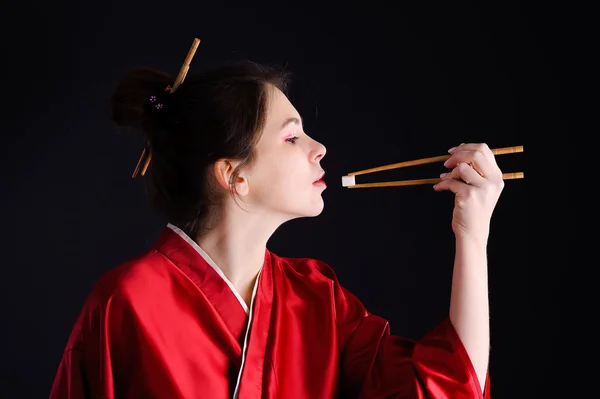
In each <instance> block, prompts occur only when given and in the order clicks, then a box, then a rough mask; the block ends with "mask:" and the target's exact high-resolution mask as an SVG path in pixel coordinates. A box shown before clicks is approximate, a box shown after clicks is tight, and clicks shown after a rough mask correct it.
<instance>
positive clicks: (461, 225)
mask: <svg viewBox="0 0 600 399" xmlns="http://www.w3.org/2000/svg"><path fill="white" fill-rule="evenodd" d="M448 152H449V153H450V154H451V156H450V158H449V159H448V160H447V161H446V162H445V163H444V166H446V167H448V168H450V169H452V170H451V171H450V172H449V173H442V174H441V175H440V177H441V179H442V180H441V181H440V182H439V183H438V184H436V185H435V186H434V187H433V188H434V190H435V191H445V190H450V191H452V192H453V193H454V194H455V197H454V211H453V213H452V231H453V232H454V235H455V236H456V237H457V238H469V239H475V240H476V241H478V242H482V243H487V239H488V236H489V227H490V219H491V217H492V213H493V211H494V208H495V206H496V203H497V202H498V198H499V197H500V194H501V192H502V189H503V188H504V180H503V178H502V171H501V170H500V168H499V167H498V165H497V164H496V158H495V156H494V154H493V153H492V151H491V150H490V148H489V147H488V146H487V145H486V144H461V145H459V146H458V147H454V148H451V149H450V150H448Z"/></svg>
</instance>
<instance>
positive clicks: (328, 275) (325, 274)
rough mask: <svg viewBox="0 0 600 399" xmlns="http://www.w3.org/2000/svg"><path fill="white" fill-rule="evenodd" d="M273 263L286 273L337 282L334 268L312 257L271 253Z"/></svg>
mask: <svg viewBox="0 0 600 399" xmlns="http://www.w3.org/2000/svg"><path fill="white" fill-rule="evenodd" d="M271 256H272V257H273V260H274V261H275V264H276V265H278V266H279V267H280V269H281V271H282V272H283V273H285V274H288V275H295V276H298V277H306V278H309V279H311V280H312V279H318V280H329V281H334V282H335V283H337V281H338V279H337V275H336V273H335V271H334V269H333V268H332V267H331V266H330V265H329V264H328V263H327V262H325V261H323V260H320V259H314V258H292V257H285V256H279V255H276V254H273V253H271Z"/></svg>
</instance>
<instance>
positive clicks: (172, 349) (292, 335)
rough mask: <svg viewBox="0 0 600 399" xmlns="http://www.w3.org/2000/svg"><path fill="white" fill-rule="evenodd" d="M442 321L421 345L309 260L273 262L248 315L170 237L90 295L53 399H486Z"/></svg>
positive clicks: (219, 279)
mask: <svg viewBox="0 0 600 399" xmlns="http://www.w3.org/2000/svg"><path fill="white" fill-rule="evenodd" d="M484 392H485V395H483V394H482V392H481V388H480V386H479V382H478V380H477V376H476V374H475V371H474V369H473V366H472V364H471V362H470V359H469V357H468V355H467V352H466V351H465V348H464V346H463V345H462V343H461V341H460V339H459V337H458V335H457V334H456V331H455V330H454V328H453V326H452V324H451V323H450V321H449V320H448V319H445V320H443V321H442V322H441V323H440V324H439V325H438V326H437V327H436V328H435V329H433V330H432V331H431V332H429V333H428V334H427V335H426V336H424V337H423V338H422V339H421V340H419V341H417V342H413V341H411V340H408V339H406V338H402V337H398V336H394V335H390V330H389V325H388V323H387V322H386V321H385V320H384V319H382V318H380V317H378V316H375V315H373V314H370V313H369V312H368V311H367V310H365V308H364V306H363V305H362V304H361V302H360V301H359V300H358V299H357V298H356V297H354V296H353V295H352V294H351V293H350V292H348V291H347V290H345V289H344V288H343V287H341V286H340V285H339V283H338V281H337V279H336V276H335V273H334V272H333V270H332V269H331V268H330V267H329V266H327V265H326V264H324V263H323V262H320V261H317V260H314V259H289V258H282V257H279V256H277V255H275V254H273V253H272V252H270V251H268V250H267V251H266V253H265V262H264V265H263V267H262V269H261V271H260V274H259V278H258V280H257V283H256V286H255V288H254V295H253V299H252V304H251V306H250V309H248V308H247V306H246V305H245V303H244V301H243V300H242V299H241V297H240V296H239V295H238V294H237V293H236V291H235V289H234V288H233V285H231V283H230V282H229V281H228V280H227V278H226V277H225V276H224V275H223V274H222V272H221V271H220V270H219V268H218V267H217V266H216V265H215V264H214V262H213V261H212V260H211V259H210V257H208V255H207V254H206V253H205V252H204V251H202V249H201V248H200V247H199V246H198V245H197V244H196V243H195V242H194V241H193V240H191V239H190V238H189V237H188V236H187V235H186V234H185V233H183V232H182V231H181V230H179V229H178V228H177V227H175V226H172V225H168V226H167V227H166V228H165V229H164V231H163V232H162V233H161V235H160V237H159V238H158V240H157V241H156V243H155V245H154V246H153V248H152V249H151V250H149V251H148V252H146V253H145V254H143V255H141V256H140V257H138V258H136V259H133V260H131V261H129V262H127V263H125V264H123V265H120V266H118V267H116V268H114V269H112V270H111V271H109V272H107V273H106V274H105V275H104V276H103V277H101V278H100V279H99V281H98V282H97V283H96V284H95V286H94V288H93V290H92V292H91V293H90V295H89V297H88V299H87V301H86V303H85V305H84V307H83V309H82V311H81V313H80V315H79V318H78V319H77V322H76V324H75V326H74V328H73V331H72V333H71V336H70V337H69V340H68V343H67V346H66V349H65V351H64V354H63V356H62V359H61V361H60V365H59V367H58V371H57V374H56V377H55V381H54V385H53V387H52V391H51V394H50V398H51V399H84V398H85V399H134V398H135V399H137V398H140V399H141V398H144V399H153V398H161V399H195V398H215V399H218V398H223V399H225V398H232V397H234V398H241V399H259V398H269V399H275V398H277V399H282V398H285V399H292V398H293V399H333V398H364V399H374V398H378V399H379V398H411V399H412V398H454V399H462V398H465V399H466V398H469V399H471V398H486V399H487V398H490V390H489V378H488V379H487V380H486V387H485V390H484Z"/></svg>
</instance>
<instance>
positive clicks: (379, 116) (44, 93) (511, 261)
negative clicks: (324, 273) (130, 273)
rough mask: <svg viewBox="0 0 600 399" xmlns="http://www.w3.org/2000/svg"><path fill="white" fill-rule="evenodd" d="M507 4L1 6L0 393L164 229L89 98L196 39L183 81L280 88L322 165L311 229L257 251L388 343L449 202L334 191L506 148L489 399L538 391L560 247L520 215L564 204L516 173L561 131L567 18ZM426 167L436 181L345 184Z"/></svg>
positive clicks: (429, 317) (28, 390)
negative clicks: (196, 74)
mask: <svg viewBox="0 0 600 399" xmlns="http://www.w3.org/2000/svg"><path fill="white" fill-rule="evenodd" d="M526 4H527V3H521V4H519V3H511V2H498V3H497V4H493V5H491V4H487V5H481V4H477V3H476V2H467V1H461V2H439V3H432V2H399V3H392V2H389V3H388V4H385V3H383V2H377V1H368V2H367V1H363V2H354V3H348V2H337V3H335V2H330V3H327V2H325V1H321V2H311V1H304V2H293V3H292V2H290V3H285V2H261V3H258V2H255V3H252V2H222V3H218V2H212V3H205V2H183V1H168V2H165V1H163V2H159V1H156V0H149V1H137V0H136V1H121V2H117V1H114V0H109V1H105V2H72V1H71V2H62V3H52V4H50V3H40V4H34V3H24V2H21V3H18V4H12V5H10V6H9V10H8V11H9V12H10V14H9V15H10V18H8V19H10V20H11V21H12V23H14V25H13V27H11V28H8V27H7V25H6V24H5V25H4V26H3V27H2V30H3V40H2V41H3V47H4V48H3V54H4V61H3V66H2V68H3V70H4V72H3V74H2V75H3V86H4V93H5V95H4V99H3V101H2V104H3V105H2V108H3V111H2V113H3V119H4V121H5V125H4V126H5V129H6V130H5V131H4V132H3V133H2V140H3V145H2V149H3V157H2V164H3V166H2V176H3V181H4V183H3V184H2V190H3V195H2V210H3V213H4V220H6V221H8V223H5V226H6V227H5V231H4V233H5V234H4V238H3V240H2V242H3V244H4V246H5V248H4V251H3V253H4V254H5V255H6V256H4V262H3V263H4V265H3V269H2V280H1V284H2V290H1V291H0V303H1V304H2V309H3V311H2V341H1V342H2V346H1V347H0V359H1V360H2V362H1V364H0V378H1V380H0V382H1V386H0V396H1V397H2V398H5V397H6V398H43V397H47V396H48V394H49V391H50V387H51V384H52V380H53V378H54V373H55V372H56V368H57V366H58V362H59V360H60V356H61V352H62V350H63V348H64V345H65V344H66V340H67V337H68V334H69V332H70V329H71V327H72V325H73V323H74V321H75V318H76V316H77V314H78V312H79V310H80V308H81V306H82V304H83V302H84V300H85V298H86V295H87V293H88V292H89V290H90V289H91V287H92V284H93V283H94V282H95V280H96V279H97V278H98V277H99V276H100V275H101V274H103V273H104V272H106V271H107V270H108V269H109V268H111V267H113V266H115V265H117V264H119V263H121V262H123V261H125V260H127V259H129V258H130V257H132V256H135V255H137V254H139V253H140V252H141V251H144V250H145V249H146V248H147V247H148V246H149V245H151V244H152V243H153V241H154V239H155V238H156V236H157V234H158V233H159V231H160V230H161V229H162V228H163V226H164V222H165V221H164V220H161V219H160V217H158V216H157V215H156V214H155V213H154V212H153V210H152V209H151V208H150V207H149V205H148V203H147V201H146V198H145V197H144V194H143V186H142V184H143V182H142V179H135V180H132V179H131V172H132V170H133V168H134V166H135V163H136V162H137V159H138V157H139V154H140V151H141V148H142V145H143V141H142V139H141V137H137V136H134V135H130V134H123V132H121V131H119V130H118V129H117V128H116V127H115V126H114V125H112V124H111V122H110V120H109V118H108V107H107V105H108V98H109V96H110V94H111V92H112V90H113V88H114V85H115V84H116V82H117V80H118V79H119V78H120V77H121V75H122V74H123V72H124V71H125V70H126V69H128V68H130V67H133V66H139V65H148V66H154V67H159V68H163V69H165V70H166V71H169V72H171V73H173V74H176V73H177V72H178V70H179V68H180V66H181V63H182V62H183V59H184V58H185V55H186V54H187V51H188V49H189V47H190V45H191V43H192V40H193V38H194V37H198V38H200V39H201V40H202V42H201V44H200V46H199V48H198V51H197V53H196V56H195V58H194V60H193V62H192V66H191V71H192V72H193V71H194V69H202V68H205V67H208V66H212V65H214V64H216V63H219V62H221V61H225V60H230V59H239V58H249V59H252V60H254V61H259V62H267V63H277V64H284V65H287V67H288V69H290V70H291V71H292V72H293V73H294V76H295V77H294V83H293V85H292V94H291V99H292V101H293V102H294V104H295V105H296V107H297V108H298V110H299V111H300V113H301V115H302V116H303V118H304V120H305V126H306V130H307V132H308V133H309V134H310V135H312V136H313V137H314V138H316V139H317V140H319V141H321V142H323V143H324V144H325V145H326V147H327V150H328V153H327V155H326V157H325V158H324V160H323V162H322V165H323V166H324V168H325V170H326V176H325V180H326V182H327V183H328V186H329V187H328V189H327V190H326V191H325V192H324V194H323V195H324V199H325V210H324V212H323V213H322V214H321V215H320V216H319V217H317V218H313V219H303V220H296V221H293V222H290V223H288V224H286V225H283V226H282V227H281V228H280V229H279V230H278V231H277V232H276V234H275V235H274V236H273V238H272V240H271V241H270V243H269V247H270V249H271V250H273V251H274V252H276V253H278V254H280V255H285V256H308V257H316V258H320V259H322V260H324V261H326V262H328V263H329V264H331V265H332V266H333V267H334V269H335V270H336V271H337V273H338V276H339V278H340V280H341V281H342V283H343V284H345V285H346V286H347V287H348V288H349V289H350V290H352V291H353V292H354V293H355V294H356V295H357V296H358V297H359V298H361V299H362V300H363V302H364V303H365V305H366V306H367V307H368V308H369V309H370V310H371V311H372V312H374V313H377V314H379V315H381V316H383V317H385V318H387V319H388V320H389V321H390V323H391V328H392V333H395V334H400V335H405V336H409V337H411V338H419V337H420V336H421V335H423V334H424V333H426V332H427V331H428V330H429V329H431V328H433V327H434V326H435V325H436V324H437V323H438V322H439V321H440V320H441V319H442V318H443V317H445V316H446V314H447V312H448V304H449V292H450V278H451V272H452V261H453V250H454V243H453V234H452V231H451V227H450V221H451V212H452V206H453V198H452V195H451V194H450V193H447V192H445V193H436V192H434V191H433V189H431V186H416V187H398V188H377V189H365V190H349V189H344V188H342V187H341V176H342V175H345V174H346V173H348V172H352V171H355V170H359V169H365V168H370V167H373V166H378V165H383V164H387V163H393V162H400V161H404V160H410V159H416V158H422V157H429V156H435V155H442V154H445V153H446V151H447V149H448V148H450V147H452V146H455V145H457V144H459V143H461V142H486V143H488V145H489V146H490V147H492V148H494V147H505V146H514V145H524V146H525V152H524V153H522V154H513V155H504V156H501V157H497V161H498V163H499V164H500V166H501V168H502V169H503V171H505V172H513V171H523V172H525V176H526V177H525V179H522V180H511V181H507V182H506V186H505V189H504V192H503V194H502V196H501V198H500V201H499V203H498V206H497V208H496V211H495V213H494V217H493V220H492V232H491V236H490V241H489V275H490V305H491V323H492V324H491V326H492V332H491V339H492V352H491V365H490V372H491V378H492V396H493V397H495V398H515V399H516V398H531V397H545V395H543V394H542V392H543V391H548V392H553V393H558V392H559V391H558V389H559V387H558V384H559V382H560V379H559V378H557V377H558V376H559V375H560V373H561V371H560V368H559V367H557V363H560V362H559V361H558V360H557V359H558V354H557V351H558V352H560V351H562V349H560V350H558V349H556V346H555V345H556V343H555V342H556V340H557V339H560V334H559V332H558V331H559V328H561V326H560V320H561V319H560V317H558V315H559V312H560V311H561V310H560V309H559V307H558V305H557V303H558V301H557V300H556V298H557V296H558V295H559V292H560V291H561V289H560V274H559V271H557V270H558V269H557V267H556V265H557V264H559V263H560V260H559V259H560V258H561V257H562V256H564V255H565V254H566V241H565V242H564V243H563V244H560V243H561V242H562V241H563V237H562V236H560V235H558V234H556V233H551V230H552V227H551V226H552V223H553V221H552V220H551V219H552V218H551V217H550V218H549V217H548V215H546V219H545V221H544V222H543V223H538V222H536V221H537V220H538V219H537V218H536V216H540V214H541V212H542V210H541V208H542V207H544V206H548V207H549V208H550V209H551V208H553V207H554V204H557V203H560V202H561V201H563V199H562V198H561V197H560V195H561V193H560V192H556V191H557V190H555V191H553V192H552V193H551V194H548V193H547V190H544V189H543V188H542V181H544V180H548V179H547V178H546V177H547V176H546V174H545V170H544V169H545V166H544V163H541V162H537V163H536V162H534V159H539V157H540V156H542V155H543V154H544V151H547V150H548V147H549V146H551V145H552V144H550V143H549V141H550V140H549V139H548V137H551V136H552V135H553V134H556V133H558V134H564V128H565V127H566V125H567V120H566V116H565V112H564V102H565V98H564V90H565V86H566V85H567V84H568V79H567V77H565V74H564V62H565V61H564V58H563V53H562V51H563V47H564V45H565V39H564V38H565V34H564V32H565V30H567V28H566V26H567V25H566V24H567V22H568V21H567V20H566V14H565V12H564V10H562V9H558V8H551V6H550V5H543V6H537V5H536V6H534V5H526ZM6 122H8V123H6ZM561 132H563V133H561ZM535 137H541V139H539V140H538V139H535ZM566 139H567V140H568V137H567V138H566ZM542 143H546V144H542ZM543 146H544V147H543ZM442 171H443V166H442V165H441V164H435V165H427V166H420V167H414V168H410V170H409V169H403V170H397V171H391V172H383V173H380V174H377V175H372V177H371V176H370V177H369V178H368V179H367V178H366V177H365V178H364V179H360V178H357V181H358V182H366V181H375V180H380V179H382V180H383V179H385V180H389V179H394V180H396V179H405V178H406V179H410V178H419V177H436V176H437V175H438V174H439V173H440V172H442ZM563 171H566V169H564V170H563ZM553 173H554V177H556V176H557V174H558V173H561V171H560V170H559V171H555V172H553ZM530 237H535V239H530ZM557 244H560V245H557ZM548 249H551V251H548ZM553 397H554V396H553Z"/></svg>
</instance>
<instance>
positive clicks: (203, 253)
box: [167, 223, 262, 314]
mask: <svg viewBox="0 0 600 399" xmlns="http://www.w3.org/2000/svg"><path fill="white" fill-rule="evenodd" d="M167 227H168V228H170V229H171V230H173V231H174V232H175V233H177V235H179V236H180V237H181V238H183V239H184V240H185V241H186V242H187V243H188V244H190V245H191V246H192V248H194V249H195V250H196V251H197V252H198V253H199V254H200V256H202V258H204V260H205V261H206V263H208V264H209V265H210V266H211V267H212V268H213V269H215V271H216V272H217V274H218V275H219V276H221V278H222V279H223V280H224V281H225V283H227V285H228V286H229V288H230V289H231V292H233V294H234V295H235V297H236V298H237V300H238V301H239V302H240V305H242V308H244V311H245V312H246V314H248V311H249V309H248V305H246V302H245V301H244V299H243V298H242V296H241V295H240V294H239V292H238V291H237V290H236V289H235V286H234V285H233V283H232V282H231V281H229V279H228V278H227V277H226V276H225V274H224V273H223V271H222V270H221V269H220V268H219V266H217V264H216V263H215V261H214V260H212V259H211V258H210V256H208V254H207V253H206V251H204V250H203V249H202V248H200V245H198V243H197V242H196V241H194V240H192V239H191V237H190V236H188V235H187V234H186V233H185V232H184V231H183V230H181V229H180V228H179V227H177V226H175V225H173V224H171V223H168V224H167ZM261 271H262V267H261ZM258 274H259V277H260V271H259V273H258ZM258 280H259V278H258V277H257V278H256V281H255V282H254V289H253V291H252V302H254V296H255V295H256V289H257V287H258Z"/></svg>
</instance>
